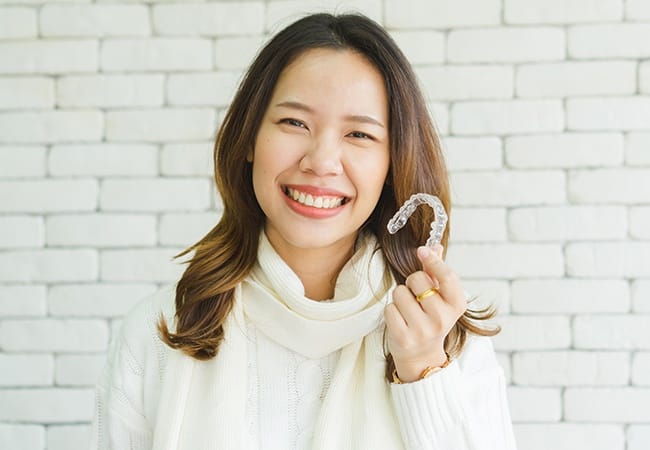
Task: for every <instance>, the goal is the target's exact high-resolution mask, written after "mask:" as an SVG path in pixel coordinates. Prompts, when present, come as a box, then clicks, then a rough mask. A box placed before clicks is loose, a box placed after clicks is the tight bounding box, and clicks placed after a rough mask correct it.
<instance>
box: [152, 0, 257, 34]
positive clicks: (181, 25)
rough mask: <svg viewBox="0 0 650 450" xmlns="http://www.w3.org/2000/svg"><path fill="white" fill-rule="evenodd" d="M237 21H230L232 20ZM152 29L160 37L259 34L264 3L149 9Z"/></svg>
mask: <svg viewBox="0 0 650 450" xmlns="http://www.w3.org/2000/svg"><path fill="white" fill-rule="evenodd" d="M235 17H236V18H237V20H233V18H235ZM153 26H154V30H155V31H156V33H157V34H161V35H190V36H197V35H199V36H217V35H238V34H244V35H245V34H254V33H261V32H262V31H263V30H264V3H262V2H258V1H247V2H223V3H211V4H187V3H185V4H172V5H155V6H154V7H153Z"/></svg>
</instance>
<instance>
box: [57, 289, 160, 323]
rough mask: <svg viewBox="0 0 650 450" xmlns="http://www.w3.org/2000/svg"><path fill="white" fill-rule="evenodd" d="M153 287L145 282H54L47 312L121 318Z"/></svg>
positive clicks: (64, 315) (73, 315) (62, 314)
mask: <svg viewBox="0 0 650 450" xmlns="http://www.w3.org/2000/svg"><path fill="white" fill-rule="evenodd" d="M156 290H157V288H156V285H154V284H146V283H133V284H131V283H120V284H57V285H54V286H51V287H50V289H49V294H48V305H49V314H50V315H51V316H55V317H109V318H115V317H122V316H124V315H125V314H126V313H127V312H128V311H129V310H130V309H131V308H132V307H133V306H134V305H135V304H136V303H137V302H138V301H140V300H141V299H143V298H145V297H147V296H148V295H150V294H153V293H154V292H155V291H156Z"/></svg>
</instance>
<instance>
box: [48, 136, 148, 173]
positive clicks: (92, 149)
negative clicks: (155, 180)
mask: <svg viewBox="0 0 650 450" xmlns="http://www.w3.org/2000/svg"><path fill="white" fill-rule="evenodd" d="M47 163H48V167H49V173H50V175H53V176H97V177H105V176H154V175H157V174H158V148H157V147H156V146H155V145H146V144H83V145H55V146H53V147H52V149H51V150H50V153H49V156H48V161H47Z"/></svg>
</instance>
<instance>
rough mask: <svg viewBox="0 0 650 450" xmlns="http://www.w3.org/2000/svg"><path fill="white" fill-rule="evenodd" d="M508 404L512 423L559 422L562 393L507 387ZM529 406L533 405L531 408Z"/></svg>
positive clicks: (547, 389) (550, 390)
mask: <svg viewBox="0 0 650 450" xmlns="http://www.w3.org/2000/svg"><path fill="white" fill-rule="evenodd" d="M508 403H509V404H510V415H511V416H512V421H513V422H515V423H516V422H559V421H560V419H561V417H562V391H560V389H554V388H530V387H513V386H511V387H509V388H508ZM530 405H535V407H534V408H531V407H530Z"/></svg>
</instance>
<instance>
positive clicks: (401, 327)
mask: <svg viewBox="0 0 650 450" xmlns="http://www.w3.org/2000/svg"><path fill="white" fill-rule="evenodd" d="M384 321H386V327H387V328H388V332H389V333H392V334H393V335H394V336H403V335H404V334H405V333H406V332H407V331H408V326H407V325H406V321H405V320H404V318H403V317H402V315H401V314H400V313H399V310H398V309H397V306H395V304H394V303H391V304H389V305H388V306H386V307H385V308H384Z"/></svg>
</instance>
